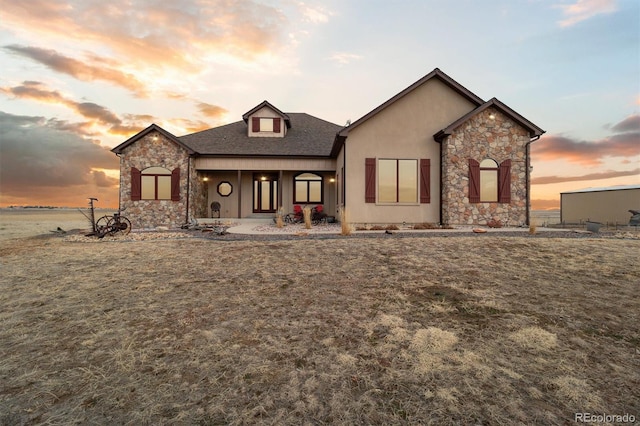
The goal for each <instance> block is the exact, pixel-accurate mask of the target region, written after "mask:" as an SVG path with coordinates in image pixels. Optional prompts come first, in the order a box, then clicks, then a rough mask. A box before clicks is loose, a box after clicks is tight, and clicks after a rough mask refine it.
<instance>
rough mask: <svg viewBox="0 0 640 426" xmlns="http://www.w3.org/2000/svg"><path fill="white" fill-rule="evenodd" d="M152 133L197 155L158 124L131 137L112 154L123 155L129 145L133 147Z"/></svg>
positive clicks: (153, 124) (113, 150)
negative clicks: (156, 133) (158, 134)
mask: <svg viewBox="0 0 640 426" xmlns="http://www.w3.org/2000/svg"><path fill="white" fill-rule="evenodd" d="M151 132H158V133H160V134H161V135H163V136H164V137H165V138H167V139H168V140H170V141H171V142H173V143H175V144H176V145H178V146H180V147H182V148H184V149H185V150H186V151H187V152H188V153H189V154H195V153H196V152H195V151H194V150H193V149H191V148H189V147H188V146H187V145H185V144H184V143H182V142H181V141H180V140H179V139H178V138H177V137H176V136H175V135H174V134H173V133H171V132H169V131H167V130H165V129H163V128H162V127H160V126H158V125H157V124H156V123H152V124H151V125H150V126H149V127H147V128H146V129H144V130H141V131H140V132H138V133H136V134H135V135H133V136H131V137H130V138H129V139H127V140H126V141H124V142H122V143H121V144H120V145H118V146H116V147H115V148H113V149H112V150H111V152H113V153H115V154H120V153H122V150H123V149H124V148H126V147H128V146H129V145H132V144H133V143H135V142H137V141H138V140H140V139H142V138H143V137H145V136H146V135H148V134H149V133H151Z"/></svg>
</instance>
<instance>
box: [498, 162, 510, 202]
mask: <svg viewBox="0 0 640 426" xmlns="http://www.w3.org/2000/svg"><path fill="white" fill-rule="evenodd" d="M498 202H499V203H510V202H511V160H504V161H503V162H502V163H500V167H499V168H498Z"/></svg>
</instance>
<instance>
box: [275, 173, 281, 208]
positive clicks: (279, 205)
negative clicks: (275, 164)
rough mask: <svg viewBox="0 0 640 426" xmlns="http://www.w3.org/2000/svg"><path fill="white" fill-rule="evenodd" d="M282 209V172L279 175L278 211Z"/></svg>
mask: <svg viewBox="0 0 640 426" xmlns="http://www.w3.org/2000/svg"><path fill="white" fill-rule="evenodd" d="M280 207H282V170H280V173H279V175H278V205H277V206H276V210H277V209H279V208H280Z"/></svg>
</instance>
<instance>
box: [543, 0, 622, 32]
mask: <svg viewBox="0 0 640 426" xmlns="http://www.w3.org/2000/svg"><path fill="white" fill-rule="evenodd" d="M554 7H556V8H559V9H562V12H563V15H564V16H565V19H563V20H562V21H560V22H559V25H560V26H561V27H570V26H572V25H575V24H577V23H578V22H582V21H585V20H587V19H590V18H593V17H594V16H597V15H600V14H603V13H612V12H615V11H616V10H618V7H617V5H616V1H615V0H577V1H576V2H575V3H572V4H567V5H564V4H560V5H556V6H554Z"/></svg>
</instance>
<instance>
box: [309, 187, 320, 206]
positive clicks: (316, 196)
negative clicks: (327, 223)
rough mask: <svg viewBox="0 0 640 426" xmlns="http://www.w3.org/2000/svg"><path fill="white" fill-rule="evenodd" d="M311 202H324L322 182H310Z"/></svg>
mask: <svg viewBox="0 0 640 426" xmlns="http://www.w3.org/2000/svg"><path fill="white" fill-rule="evenodd" d="M309 202H310V203H321V202H322V182H309Z"/></svg>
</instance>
